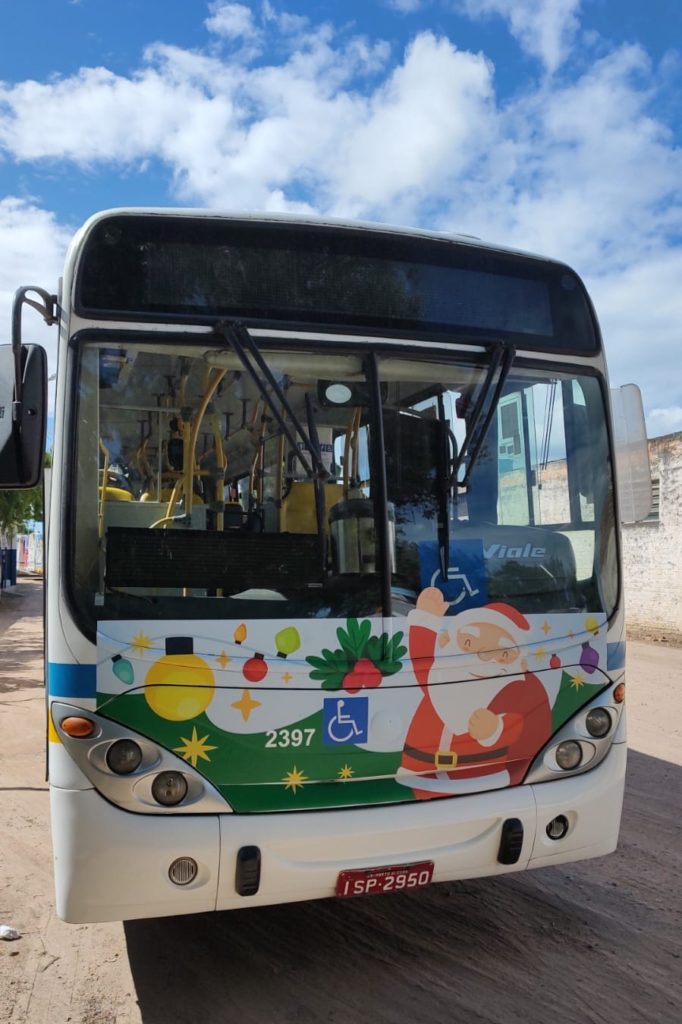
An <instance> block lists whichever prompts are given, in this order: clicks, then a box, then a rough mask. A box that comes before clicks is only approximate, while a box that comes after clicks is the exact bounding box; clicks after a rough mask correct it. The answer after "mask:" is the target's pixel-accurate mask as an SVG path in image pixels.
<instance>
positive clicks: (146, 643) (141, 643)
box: [130, 630, 152, 654]
mask: <svg viewBox="0 0 682 1024" xmlns="http://www.w3.org/2000/svg"><path fill="white" fill-rule="evenodd" d="M151 645H152V641H151V638H150V637H148V636H147V634H146V633H143V632H142V630H140V632H139V633H138V634H137V636H134V637H133V639H132V642H131V644H130V646H131V647H132V649H133V651H134V652H135V654H144V652H145V651H148V650H149V648H150V647H151Z"/></svg>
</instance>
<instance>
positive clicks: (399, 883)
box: [336, 860, 433, 896]
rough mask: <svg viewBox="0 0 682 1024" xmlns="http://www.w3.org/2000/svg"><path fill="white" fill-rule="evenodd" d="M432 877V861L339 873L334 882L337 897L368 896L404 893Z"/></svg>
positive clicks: (419, 886)
mask: <svg viewBox="0 0 682 1024" xmlns="http://www.w3.org/2000/svg"><path fill="white" fill-rule="evenodd" d="M432 877H433V861H432V860H423V861H420V862H419V863H418V864H393V865H391V866H390V867H385V868H367V869H366V870H364V871H341V872H340V874H339V877H338V879H337V880H336V895H337V896H369V895H372V894H375V893H380V892H405V891H406V890H408V889H419V888H421V886H423V885H428V884H429V882H430V881H431V878H432Z"/></svg>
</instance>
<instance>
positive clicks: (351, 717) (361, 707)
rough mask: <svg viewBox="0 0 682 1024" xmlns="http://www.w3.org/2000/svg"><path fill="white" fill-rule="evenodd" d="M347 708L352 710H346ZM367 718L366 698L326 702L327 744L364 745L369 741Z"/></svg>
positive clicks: (325, 737) (325, 724)
mask: <svg viewBox="0 0 682 1024" xmlns="http://www.w3.org/2000/svg"><path fill="white" fill-rule="evenodd" d="M346 706H348V707H349V708H350V709H351V710H350V711H346V710H344V708H345V707H346ZM367 717H368V705H367V698H366V697H364V698H363V697H355V698H354V699H353V700H350V701H347V700H345V699H343V698H336V699H334V700H325V702H324V719H325V721H324V741H325V743H327V744H335V743H364V742H365V741H366V740H367Z"/></svg>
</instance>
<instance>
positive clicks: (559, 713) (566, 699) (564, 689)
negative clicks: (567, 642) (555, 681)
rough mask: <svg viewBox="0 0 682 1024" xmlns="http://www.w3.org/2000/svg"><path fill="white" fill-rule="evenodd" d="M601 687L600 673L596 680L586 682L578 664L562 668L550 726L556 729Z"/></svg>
mask: <svg viewBox="0 0 682 1024" xmlns="http://www.w3.org/2000/svg"><path fill="white" fill-rule="evenodd" d="M603 689H604V677H603V676H602V675H601V673H600V675H599V681H598V682H596V683H588V682H587V680H586V679H585V674H584V673H583V672H582V671H581V670H580V668H579V666H576V667H575V668H571V669H564V670H563V672H562V673H561V686H560V687H559V693H558V694H557V699H556V701H555V703H554V707H553V708H552V728H553V729H558V728H559V726H561V725H563V724H564V722H567V721H568V719H569V718H570V717H571V716H572V715H574V714H575V713H576V711H579V710H580V708H581V707H583V706H584V705H585V704H587V703H588V702H589V701H591V700H592V698H593V697H596V696H597V694H598V693H599V691H600V690H603Z"/></svg>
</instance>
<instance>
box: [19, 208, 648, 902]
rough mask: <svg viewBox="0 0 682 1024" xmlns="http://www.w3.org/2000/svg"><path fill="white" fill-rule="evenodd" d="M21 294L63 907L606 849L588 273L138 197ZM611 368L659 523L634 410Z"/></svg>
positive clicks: (614, 601) (617, 733)
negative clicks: (139, 201)
mask: <svg viewBox="0 0 682 1024" xmlns="http://www.w3.org/2000/svg"><path fill="white" fill-rule="evenodd" d="M33 291H34V293H35V294H34V295H33V298H31V299H29V295H31V290H30V289H26V288H24V289H20V291H19V292H18V293H17V298H16V304H15V312H14V318H13V326H14V332H13V338H12V346H8V347H7V348H6V349H5V350H3V351H2V354H1V355H0V358H2V359H3V360H4V363H3V367H4V368H5V370H6V372H5V374H4V375H3V380H4V386H3V397H2V398H0V405H2V406H3V407H4V408H5V409H6V410H7V412H6V414H5V417H4V424H5V426H4V431H5V432H4V434H0V449H1V451H2V454H1V456H0V479H1V481H2V483H3V485H4V486H11V485H15V486H16V485H17V484H29V483H32V482H33V481H34V480H35V478H36V476H37V473H38V472H39V469H38V467H39V464H40V438H41V431H42V420H43V418H44V415H45V412H44V405H43V399H42V397H41V393H42V389H43V388H44V375H45V370H44V359H43V357H42V355H41V352H40V350H39V349H37V348H36V347H35V346H22V344H21V310H22V306H23V305H24V304H25V303H26V302H31V304H33V305H35V306H36V307H37V308H39V309H40V311H41V312H42V313H43V316H44V317H45V319H46V320H47V321H48V322H52V321H54V322H58V324H59V332H60V335H59V354H58V372H57V393H56V407H55V446H54V467H55V472H54V473H53V484H52V489H51V491H52V493H51V500H50V531H49V539H48V560H47V692H48V712H49V714H48V718H49V780H50V790H51V810H52V834H53V844H54V861H55V877H56V893H57V910H58V913H59V915H60V916H61V917H62V918H63V919H65V920H67V921H73V922H88V921H107V920H121V919H130V918H141V917H152V916H160V915H168V914H184V913H196V912H200V911H208V910H226V909H231V908H237V907H243V906H255V905H259V904H274V903H281V902H287V901H295V900H304V899H316V898H320V897H328V896H334V895H336V896H337V897H339V898H344V897H352V896H358V895H360V894H366V893H377V892H390V891H397V890H402V889H412V888H417V887H419V886H422V885H426V884H428V883H431V882H438V881H443V880H450V879H462V878H469V877H475V876H482V875H499V874H504V873H507V872H511V871H519V870H523V869H526V868H534V867H541V866H544V865H551V864H560V863H562V862H566V861H572V860H578V859H581V858H587V857H595V856H599V855H601V854H605V853H608V852H609V851H612V850H613V849H614V848H615V846H616V842H617V837H618V829H619V821H620V813H621V801H622V794H623V784H624V774H625V757H626V746H625V719H624V713H623V698H624V692H625V687H624V637H623V604H622V578H621V572H620V559H619V531H618V523H619V502H618V498H617V495H616V486H615V474H614V460H615V457H616V448H617V445H616V440H615V439H614V429H613V424H612V417H611V413H610V400H609V391H608V386H607V380H606V369H605V363H604V357H603V352H602V342H601V337H600V333H599V328H598V325H597V321H596V318H595V314H594V311H593V308H592V305H591V303H590V300H589V298H588V296H587V293H586V291H585V288H584V286H583V284H582V283H581V281H580V280H579V278H578V277H577V276H576V274H575V273H574V272H573V271H572V270H571V269H570V268H568V267H567V266H565V265H563V264H561V263H558V262H555V261H551V260H547V259H542V258H539V257H535V256H530V255H527V254H522V253H518V252H512V251H508V250H505V249H502V248H499V247H493V246H489V245H484V244H482V243H480V242H479V241H477V240H475V239H471V238H461V237H446V236H443V235H438V234H433V233H427V232H422V231H406V230H398V229H394V228H388V227H382V226H379V225H360V224H340V223H331V222H320V221H313V220H301V219H296V220H294V219H290V218H284V217H269V216H268V217H257V218H256V217H247V216H227V215H220V214H216V213H210V212H206V213H202V212H197V211H191V212H190V211H181V210H135V209H123V210H113V211H108V212H105V213H101V214H98V215H97V216H95V217H93V218H91V219H90V220H89V221H88V222H87V223H86V224H85V226H84V227H83V228H82V229H81V230H80V231H79V233H78V234H77V236H76V237H75V239H74V240H73V243H72V245H71V247H70V249H69V252H68V255H67V259H66V266H65V270H64V277H63V281H62V283H61V290H60V294H59V296H58V297H57V296H51V295H50V294H49V293H48V292H46V291H41V290H39V289H34V290H33ZM15 370H16V372H15ZM621 399H622V400H620V399H619V408H620V411H621V413H622V415H621V417H620V422H621V425H624V427H625V435H627V436H625V437H624V440H625V441H628V442H629V447H628V448H627V449H626V448H623V449H622V450H623V452H624V453H625V457H626V458H627V459H628V461H627V467H626V469H627V471H626V473H624V474H621V476H622V478H623V479H624V483H625V485H626V486H624V489H623V498H622V501H621V505H622V508H624V509H625V508H626V506H627V514H628V516H629V517H630V518H631V519H635V518H637V517H638V516H641V515H642V514H646V508H645V506H646V490H647V477H646V462H645V461H644V462H642V461H640V462H639V464H638V463H637V457H639V456H640V455H641V453H642V450H643V449H642V445H641V443H640V444H639V445H638V439H639V441H640V442H641V440H642V438H643V437H644V434H643V428H642V426H641V423H642V421H641V403H640V406H639V410H638V409H637V395H636V394H635V393H633V391H632V390H631V389H630V390H628V391H626V392H624V393H622V395H621ZM10 408H11V409H12V414H10V413H9V409H10ZM633 409H635V413H634V414H633V412H632V410H633ZM2 424H3V419H2V418H0V429H3V428H2ZM644 450H645V449H644ZM637 472H639V473H640V476H641V477H642V479H641V480H639V482H638V480H637V479H636V473H637ZM625 477H627V479H625ZM642 481H643V482H642Z"/></svg>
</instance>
